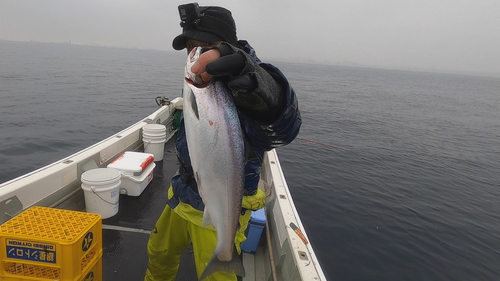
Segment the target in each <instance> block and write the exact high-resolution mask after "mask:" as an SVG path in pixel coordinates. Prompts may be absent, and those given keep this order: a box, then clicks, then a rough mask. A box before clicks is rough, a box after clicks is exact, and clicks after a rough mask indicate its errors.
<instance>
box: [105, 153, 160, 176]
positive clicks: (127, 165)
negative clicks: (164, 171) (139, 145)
mask: <svg viewBox="0 0 500 281" xmlns="http://www.w3.org/2000/svg"><path fill="white" fill-rule="evenodd" d="M151 163H154V155H153V154H151V153H144V152H135V151H125V152H124V153H123V154H122V155H120V156H119V157H118V158H116V159H115V160H113V161H112V162H111V163H109V164H108V168H114V169H118V170H120V171H122V172H124V173H127V172H131V173H133V175H134V176H139V175H141V174H142V173H143V172H144V170H146V169H147V168H148V166H149V165H151Z"/></svg>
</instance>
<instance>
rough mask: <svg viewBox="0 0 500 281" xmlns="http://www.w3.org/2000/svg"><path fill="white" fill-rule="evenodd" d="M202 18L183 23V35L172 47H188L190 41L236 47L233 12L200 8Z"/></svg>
mask: <svg viewBox="0 0 500 281" xmlns="http://www.w3.org/2000/svg"><path fill="white" fill-rule="evenodd" d="M199 9H200V12H201V16H200V17H199V18H198V19H196V20H192V21H189V22H186V21H182V22H181V26H182V27H183V28H182V34H180V35H179V36H177V37H175V38H174V41H172V46H173V47H174V49H176V50H182V49H184V48H185V47H186V41H187V40H188V39H194V40H198V41H201V42H206V43H212V42H216V41H224V42H228V43H229V44H231V45H236V42H237V40H238V39H237V37H236V24H235V23H234V19H233V16H232V15H231V12H230V11H229V10H227V9H225V8H222V7H215V6H209V7H199Z"/></svg>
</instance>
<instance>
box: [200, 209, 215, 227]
mask: <svg viewBox="0 0 500 281" xmlns="http://www.w3.org/2000/svg"><path fill="white" fill-rule="evenodd" d="M209 225H210V226H211V227H213V228H215V225H214V224H213V223H212V218H211V217H210V214H209V213H208V211H207V208H205V210H204V211H203V227H207V226H209Z"/></svg>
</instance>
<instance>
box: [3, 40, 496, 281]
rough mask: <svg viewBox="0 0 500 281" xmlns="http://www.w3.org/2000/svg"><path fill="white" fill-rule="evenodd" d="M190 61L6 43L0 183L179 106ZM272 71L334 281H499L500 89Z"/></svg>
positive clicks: (443, 77) (310, 222) (371, 75)
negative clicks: (293, 95) (284, 92)
mask: <svg viewBox="0 0 500 281" xmlns="http://www.w3.org/2000/svg"><path fill="white" fill-rule="evenodd" d="M257 51H258V50H257ZM184 56H185V54H184V53H183V52H178V53H170V52H160V51H151V50H133V49H118V48H106V47H91V46H75V45H69V44H43V43H20V42H6V41H0V98H1V102H0V143H1V146H0V163H1V166H0V182H5V181H7V180H9V179H12V178H14V177H17V176H20V175H22V174H24V173H27V172H29V171H32V170H34V169H37V168H40V167H42V166H44V165H46V164H50V163H52V162H54V161H56V160H58V159H60V158H63V157H65V156H67V155H69V154H72V153H75V152H77V151H79V150H80V149H82V148H85V147H87V146H89V145H91V144H93V143H95V142H97V141H99V140H101V139H103V138H105V137H108V136H109V135H111V134H113V133H115V132H118V131H119V130H122V129H124V128H126V127H127V126H128V125H130V124H132V123H135V122H137V121H138V120H139V119H141V118H143V117H144V116H146V115H147V114H149V113H151V112H152V111H153V110H155V109H156V108H157V105H156V104H155V102H154V98H155V97H157V96H166V97H171V98H173V97H176V96H179V94H180V89H181V87H182V73H183V64H184V60H185V57H184ZM274 64H275V65H276V66H278V67H279V68H280V69H281V70H282V71H283V73H284V74H285V75H286V76H287V77H288V79H289V80H290V82H291V84H292V86H293V87H294V89H295V90H296V92H297V95H298V98H299V107H300V109H301V112H302V117H303V126H302V128H301V133H300V135H299V136H298V138H297V139H296V140H295V141H294V142H293V143H292V144H290V145H288V146H285V147H283V148H279V149H278V155H279V157H280V162H281V164H282V168H283V171H284V173H285V176H286V178H287V181H288V186H289V188H290V190H291V193H292V195H293V197H294V202H295V205H296V207H297V209H298V211H299V214H300V216H301V219H302V222H303V224H304V226H305V228H306V231H307V234H308V236H309V239H310V240H311V244H312V246H313V247H314V249H315V252H316V255H317V256H318V259H319V262H320V263H321V265H322V267H323V270H324V272H325V275H326V276H327V278H328V280H398V281H399V280H500V265H499V264H500V263H499V262H500V173H499V169H498V167H499V166H500V93H499V89H500V78H492V77H478V76H464V75H454V74H437V73H424V72H411V71H400V70H383V69H370V68H353V67H340V66H324V65H309V64H293V63H285V62H274Z"/></svg>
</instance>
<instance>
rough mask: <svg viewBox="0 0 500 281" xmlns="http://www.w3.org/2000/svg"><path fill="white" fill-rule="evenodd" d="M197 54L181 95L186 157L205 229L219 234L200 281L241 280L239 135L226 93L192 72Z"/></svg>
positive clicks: (192, 55)
mask: <svg viewBox="0 0 500 281" xmlns="http://www.w3.org/2000/svg"><path fill="white" fill-rule="evenodd" d="M200 55H201V48H200V47H198V48H195V49H193V50H192V51H191V52H190V54H189V55H188V59H187V61H186V70H185V83H184V91H183V98H184V106H183V107H184V124H185V129H186V139H187V145H188V150H189V157H190V159H191V165H192V166H193V172H194V177H195V180H196V183H197V184H198V190H199V193H200V196H201V197H202V198H203V203H204V204H205V210H204V213H203V226H204V227H206V226H208V225H211V226H213V227H214V228H215V229H216V231H217V246H216V248H215V252H214V255H213V256H212V259H211V260H210V261H209V263H208V264H207V267H206V268H205V270H204V271H203V273H202V275H201V276H200V280H203V279H204V278H206V277H207V276H209V275H210V274H212V273H214V272H217V271H226V272H230V273H234V274H236V275H240V276H245V269H244V267H243V264H242V263H241V260H240V259H239V257H238V255H237V254H236V250H235V245H234V239H235V236H236V231H237V229H238V227H239V216H240V212H241V200H242V196H243V188H244V187H243V185H244V159H243V157H244V149H243V133H242V131H241V126H240V122H239V119H238V112H237V111H236V106H235V104H234V101H233V98H232V96H231V92H230V90H229V89H228V88H227V87H226V86H225V85H224V84H223V83H222V82H219V81H217V80H212V81H211V82H210V83H208V84H205V85H203V84H200V82H202V81H201V80H200V78H199V77H196V75H194V74H193V73H192V72H191V67H192V65H193V64H194V63H195V62H196V60H197V59H198V58H199V56H200Z"/></svg>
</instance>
